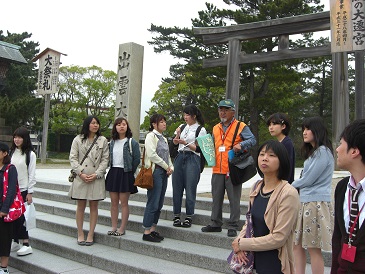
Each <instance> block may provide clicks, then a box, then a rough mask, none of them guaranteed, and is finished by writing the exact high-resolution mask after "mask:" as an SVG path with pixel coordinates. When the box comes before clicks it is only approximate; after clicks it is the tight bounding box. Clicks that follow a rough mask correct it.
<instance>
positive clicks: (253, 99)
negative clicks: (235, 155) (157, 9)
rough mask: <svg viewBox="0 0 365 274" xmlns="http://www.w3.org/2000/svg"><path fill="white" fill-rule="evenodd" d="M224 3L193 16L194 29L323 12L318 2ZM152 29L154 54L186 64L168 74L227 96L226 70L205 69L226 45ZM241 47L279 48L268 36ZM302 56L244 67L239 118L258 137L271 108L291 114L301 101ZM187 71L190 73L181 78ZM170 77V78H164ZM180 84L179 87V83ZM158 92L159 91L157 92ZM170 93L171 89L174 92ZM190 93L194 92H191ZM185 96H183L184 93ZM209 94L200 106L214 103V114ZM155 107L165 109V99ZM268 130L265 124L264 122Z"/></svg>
mask: <svg viewBox="0 0 365 274" xmlns="http://www.w3.org/2000/svg"><path fill="white" fill-rule="evenodd" d="M224 2H225V3H227V4H229V5H231V6H232V7H233V8H232V9H221V10H220V9H217V8H216V7H215V6H214V5H212V4H208V3H207V4H206V8H207V9H206V10H205V11H200V12H199V13H198V14H199V18H196V19H192V25H193V27H212V26H225V25H228V24H244V23H251V22H256V21H263V20H270V19H276V18H282V17H288V16H295V15H301V14H308V13H314V12H318V11H322V10H323V5H319V2H320V1H319V0H306V1H303V0H278V1H261V0H251V1H248V0H238V1H229V0H225V1H224ZM150 32H152V33H153V34H154V35H155V36H154V37H153V39H152V41H149V44H151V45H153V46H154V50H155V52H164V51H167V52H169V53H170V54H171V55H172V56H174V57H175V58H177V59H179V60H182V61H183V62H184V64H180V63H179V64H177V65H175V66H172V67H171V69H170V74H171V76H172V78H173V79H174V80H176V81H182V79H183V80H185V81H186V82H188V83H191V85H190V87H191V88H192V89H194V90H196V89H199V88H201V89H205V90H211V89H212V88H213V87H214V88H216V89H217V90H218V91H217V94H219V95H218V96H216V97H223V96H224V94H225V77H226V68H214V69H212V68H211V69H202V66H201V64H202V59H203V58H211V57H218V56H219V57H221V56H222V55H223V54H226V53H227V45H217V46H209V47H207V46H205V45H203V43H202V41H201V40H200V38H199V37H195V36H194V35H193V33H192V30H191V29H188V28H177V27H173V28H165V27H162V26H155V25H153V24H152V25H151V28H150ZM241 46H242V49H241V50H242V51H244V52H246V53H247V54H253V53H261V52H270V51H273V50H275V48H276V47H277V46H278V39H277V38H268V39H260V40H252V41H244V42H242V43H241ZM299 64H300V60H293V61H290V62H275V63H265V64H255V65H252V64H248V65H242V66H241V78H240V80H241V88H240V106H239V113H238V116H239V118H240V119H242V120H244V121H246V122H248V123H249V124H250V126H251V129H252V131H253V133H254V134H255V136H257V137H258V136H259V132H260V131H261V130H260V124H262V123H261V122H262V121H263V120H265V119H266V118H267V117H268V115H270V114H271V113H273V112H277V111H282V112H289V111H291V110H293V109H294V108H295V105H296V103H297V102H298V101H299V102H301V101H302V98H301V97H300V93H301V92H302V87H301V84H302V77H303V74H302V73H300V72H298V66H299ZM186 72H189V75H190V77H189V78H187V77H185V78H181V76H182V75H184V73H186ZM164 80H165V81H166V79H164ZM175 86H177V85H175ZM158 92H159V91H158ZM170 92H171V93H172V92H173V91H171V90H170ZM189 92H191V91H189ZM180 96H182V95H180ZM209 99H210V98H209V97H201V100H203V101H202V102H201V101H197V103H198V105H200V104H204V102H208V103H210V109H209V110H206V111H207V112H208V113H214V115H215V116H217V114H216V104H217V101H218V100H217V101H215V102H214V103H211V102H210V101H209ZM214 99H216V98H214ZM156 100H157V101H158V104H157V109H158V110H160V111H163V110H165V109H167V106H165V105H164V103H163V99H162V98H161V97H159V98H156ZM264 127H265V130H266V131H267V128H266V125H265V124H264Z"/></svg>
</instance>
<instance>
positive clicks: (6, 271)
mask: <svg viewBox="0 0 365 274" xmlns="http://www.w3.org/2000/svg"><path fill="white" fill-rule="evenodd" d="M3 273H4V274H5V273H6V274H8V273H9V269H7V268H0V274H3Z"/></svg>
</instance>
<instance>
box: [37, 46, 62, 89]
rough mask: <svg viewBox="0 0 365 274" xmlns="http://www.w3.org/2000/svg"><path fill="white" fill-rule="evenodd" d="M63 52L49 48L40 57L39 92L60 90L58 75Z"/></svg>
mask: <svg viewBox="0 0 365 274" xmlns="http://www.w3.org/2000/svg"><path fill="white" fill-rule="evenodd" d="M60 57H61V53H59V52H56V51H53V50H49V51H47V52H45V53H44V54H43V55H42V56H41V57H40V58H39V70H38V90H37V91H38V94H41V95H43V94H51V93H56V92H57V91H58V75H59V67H60Z"/></svg>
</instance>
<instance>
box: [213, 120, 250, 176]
mask: <svg viewBox="0 0 365 274" xmlns="http://www.w3.org/2000/svg"><path fill="white" fill-rule="evenodd" d="M237 124H238V121H237V120H236V119H234V120H233V122H232V123H231V125H230V126H229V127H228V128H227V130H226V132H224V130H223V127H222V123H219V124H217V125H215V126H214V127H213V136H214V147H215V166H214V167H213V173H218V174H228V173H229V168H228V151H229V150H230V149H231V145H232V139H233V135H234V132H235V131H236V126H237ZM245 126H246V124H245V123H243V122H241V124H240V127H239V128H238V131H237V136H236V139H235V140H234V143H233V146H235V145H237V144H238V143H239V142H241V141H242V139H241V136H240V133H241V132H242V130H243V128H244V127H245ZM222 145H223V146H224V147H225V151H224V152H220V151H219V147H221V146H222Z"/></svg>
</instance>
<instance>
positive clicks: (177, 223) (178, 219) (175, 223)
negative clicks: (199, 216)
mask: <svg viewBox="0 0 365 274" xmlns="http://www.w3.org/2000/svg"><path fill="white" fill-rule="evenodd" d="M172 225H173V226H176V227H180V226H181V221H180V217H175V218H174V223H173V224H172Z"/></svg>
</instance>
